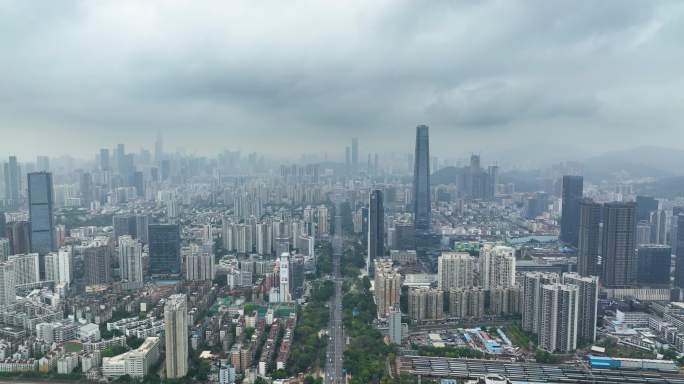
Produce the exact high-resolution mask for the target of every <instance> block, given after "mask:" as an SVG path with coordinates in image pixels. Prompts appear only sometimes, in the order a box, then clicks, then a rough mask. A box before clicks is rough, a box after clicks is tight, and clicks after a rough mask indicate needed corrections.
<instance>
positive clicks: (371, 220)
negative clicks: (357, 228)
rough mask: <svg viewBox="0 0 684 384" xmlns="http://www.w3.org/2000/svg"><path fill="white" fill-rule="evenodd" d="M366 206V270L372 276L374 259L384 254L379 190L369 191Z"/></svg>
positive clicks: (382, 207)
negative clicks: (367, 210) (367, 208)
mask: <svg viewBox="0 0 684 384" xmlns="http://www.w3.org/2000/svg"><path fill="white" fill-rule="evenodd" d="M368 206H369V216H368V256H367V260H366V272H367V273H368V276H369V277H373V272H374V271H373V268H374V265H375V264H374V261H375V259H377V258H378V257H383V256H384V255H385V240H384V239H385V237H384V236H385V209H384V205H383V195H382V191H381V190H379V189H374V190H372V191H371V193H370V196H369V199H368Z"/></svg>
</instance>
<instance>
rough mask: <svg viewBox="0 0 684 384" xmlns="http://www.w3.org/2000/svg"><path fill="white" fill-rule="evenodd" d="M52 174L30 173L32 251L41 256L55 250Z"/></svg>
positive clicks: (29, 196)
mask: <svg viewBox="0 0 684 384" xmlns="http://www.w3.org/2000/svg"><path fill="white" fill-rule="evenodd" d="M52 196H53V192H52V174H51V173H49V172H33V173H29V174H28V198H29V220H30V222H31V252H34V253H38V254H39V255H41V256H44V255H45V254H47V253H49V252H53V251H54V250H55V239H54V232H53V220H54V219H53V216H52V207H53V201H52V199H53V197H52Z"/></svg>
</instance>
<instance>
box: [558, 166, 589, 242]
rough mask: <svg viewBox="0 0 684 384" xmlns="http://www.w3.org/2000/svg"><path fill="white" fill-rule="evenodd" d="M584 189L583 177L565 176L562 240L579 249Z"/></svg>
mask: <svg viewBox="0 0 684 384" xmlns="http://www.w3.org/2000/svg"><path fill="white" fill-rule="evenodd" d="M583 189H584V179H583V178H582V176H563V203H562V204H563V205H562V213H561V232H560V240H561V241H563V242H564V243H567V244H569V245H571V246H573V247H577V243H578V230H579V216H580V201H581V200H582V193H583Z"/></svg>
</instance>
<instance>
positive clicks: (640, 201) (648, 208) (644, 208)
mask: <svg viewBox="0 0 684 384" xmlns="http://www.w3.org/2000/svg"><path fill="white" fill-rule="evenodd" d="M636 209H637V221H643V220H646V221H648V220H649V219H650V218H651V213H653V212H655V211H657V210H658V200H656V199H655V198H653V197H651V196H640V195H637V197H636Z"/></svg>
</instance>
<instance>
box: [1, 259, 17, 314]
mask: <svg viewBox="0 0 684 384" xmlns="http://www.w3.org/2000/svg"><path fill="white" fill-rule="evenodd" d="M15 278H16V275H15V272H14V264H13V263H11V262H1V263H0V307H4V306H6V305H10V304H14V302H15V301H16V297H17V294H16V288H15V286H16V285H17V284H16V280H15Z"/></svg>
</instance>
